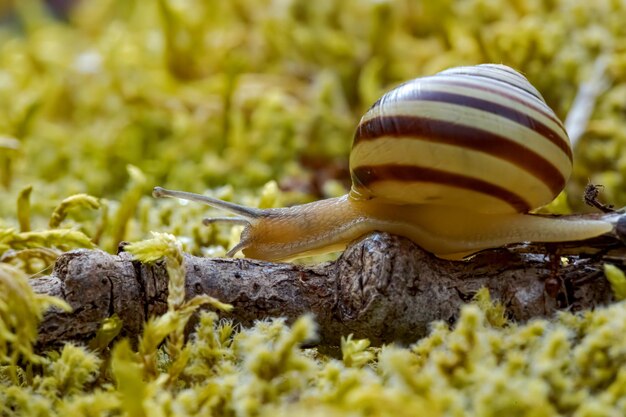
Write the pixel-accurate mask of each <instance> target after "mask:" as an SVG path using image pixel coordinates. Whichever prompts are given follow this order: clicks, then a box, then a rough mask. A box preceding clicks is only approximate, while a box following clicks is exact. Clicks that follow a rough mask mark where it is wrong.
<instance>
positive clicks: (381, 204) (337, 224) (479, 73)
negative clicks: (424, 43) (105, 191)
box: [154, 64, 613, 261]
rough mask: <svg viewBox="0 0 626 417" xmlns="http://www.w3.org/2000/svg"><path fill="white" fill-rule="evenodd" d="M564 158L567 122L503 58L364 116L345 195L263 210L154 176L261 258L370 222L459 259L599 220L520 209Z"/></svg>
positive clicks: (544, 191) (555, 179)
mask: <svg viewBox="0 0 626 417" xmlns="http://www.w3.org/2000/svg"><path fill="white" fill-rule="evenodd" d="M571 169H572V150H571V147H570V143H569V139H568V136H567V133H566V131H565V128H564V127H563V124H562V123H561V121H560V120H559V119H558V118H557V116H556V115H555V114H554V112H553V111H552V110H551V109H550V108H549V107H548V106H547V104H546V103H545V101H544V100H543V98H542V96H541V94H540V93H539V92H538V91H537V90H536V89H535V88H534V87H533V86H532V85H531V84H530V83H529V82H528V81H527V80H526V78H525V77H524V76H522V75H521V74H519V73H518V72H516V71H515V70H513V69H511V68H509V67H506V66H503V65H493V64H486V65H479V66H473V67H458V68H452V69H449V70H446V71H443V72H440V73H438V74H436V75H434V76H430V77H424V78H418V79H415V80H412V81H409V82H407V83H404V84H402V85H400V86H398V87H396V88H395V89H393V90H391V91H389V92H388V93H386V94H385V95H383V96H382V97H381V98H380V99H379V100H378V101H377V102H376V103H374V105H372V107H371V108H370V109H369V110H368V111H367V112H366V114H365V115H364V116H363V117H362V119H361V121H360V123H359V125H358V126H357V129H356V133H355V136H354V142H353V147H352V151H351V154H350V174H351V177H352V188H351V190H350V192H349V194H347V195H345V196H342V197H338V198H331V199H326V200H321V201H317V202H313V203H309V204H303V205H298V206H293V207H287V208H277V209H267V210H260V209H254V208H249V207H244V206H240V205H236V204H233V203H229V202H224V201H221V200H218V199H214V198H211V197H207V196H201V195H197V194H192V193H186V192H182V191H171V190H164V189H162V188H160V187H156V188H155V190H154V195H155V196H157V197H162V196H165V197H178V198H183V199H188V200H194V201H201V202H204V203H207V204H209V205H212V206H214V207H217V208H220V209H224V210H227V211H230V212H232V213H234V214H237V215H238V216H239V217H225V218H218V219H208V220H207V221H206V222H213V221H218V220H219V221H229V222H232V223H239V224H243V225H245V227H244V230H243V232H242V234H241V239H240V242H239V244H237V245H236V246H235V247H234V248H233V249H231V250H230V251H229V252H228V255H230V256H232V255H234V254H235V253H236V252H238V251H239V250H242V251H243V253H244V255H245V256H247V257H252V258H257V259H264V260H270V261H278V260H289V259H293V258H297V257H301V256H308V255H314V254H319V253H325V252H331V251H337V250H341V249H343V248H345V247H346V246H347V244H349V243H350V242H351V241H353V240H355V239H357V238H359V237H361V236H363V235H366V234H368V233H370V232H372V231H385V232H389V233H393V234H398V235H401V236H405V237H407V238H409V239H411V240H413V241H414V242H415V243H417V244H418V245H420V246H421V247H423V248H424V249H426V250H428V251H430V252H432V253H434V254H435V255H437V256H439V257H444V258H449V259H460V258H462V257H464V256H467V255H469V254H471V253H474V252H477V251H479V250H482V249H487V248H493V247H498V246H502V245H505V244H510V243H517V242H525V241H535V242H559V241H575V240H583V239H587V238H591V237H595V236H598V235H601V234H603V233H607V232H609V231H610V230H612V227H613V226H612V225H611V224H610V223H608V222H605V221H599V220H584V219H580V218H579V219H576V220H571V219H567V218H559V217H549V216H540V215H533V214H528V212H529V211H531V210H532V209H535V208H538V207H540V206H542V205H545V204H547V203H549V202H550V201H552V200H553V199H554V198H555V197H556V195H558V193H559V192H560V191H561V190H562V189H563V187H564V185H565V183H566V181H567V179H568V177H569V175H570V173H571Z"/></svg>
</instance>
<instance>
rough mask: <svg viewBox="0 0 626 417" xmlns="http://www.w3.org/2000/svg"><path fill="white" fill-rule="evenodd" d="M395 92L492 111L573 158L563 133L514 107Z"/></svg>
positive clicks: (473, 99)
mask: <svg viewBox="0 0 626 417" xmlns="http://www.w3.org/2000/svg"><path fill="white" fill-rule="evenodd" d="M395 92H396V94H395V95H394V99H395V100H399V101H430V102H441V103H449V104H455V105H459V106H464V107H470V108H474V109H477V110H481V111H485V112H487V113H492V114H495V115H497V116H499V117H503V118H505V119H508V120H511V121H512V122H515V123H517V124H518V125H520V126H524V127H527V128H529V129H531V130H534V131H535V132H537V133H538V134H540V135H541V136H543V137H544V138H546V139H547V140H548V141H550V142H552V143H553V144H554V145H555V146H557V147H558V148H559V149H560V150H561V151H563V153H565V155H567V158H568V159H569V160H570V161H572V160H573V156H572V148H571V147H570V145H569V143H568V142H567V141H566V140H564V139H563V137H562V136H561V135H559V134H558V133H557V132H555V131H554V130H552V129H551V128H550V127H549V126H546V125H545V124H544V123H541V122H540V121H538V120H536V119H535V118H533V117H531V116H530V115H529V114H527V113H524V112H521V111H519V110H516V109H514V108H512V107H508V106H505V105H502V104H498V103H495V102H493V101H489V100H484V99H480V98H476V97H471V96H466V95H463V94H454V93H446V92H442V91H429V90H427V89H410V88H407V89H406V91H404V90H402V91H398V90H397V91H395ZM355 142H356V141H355Z"/></svg>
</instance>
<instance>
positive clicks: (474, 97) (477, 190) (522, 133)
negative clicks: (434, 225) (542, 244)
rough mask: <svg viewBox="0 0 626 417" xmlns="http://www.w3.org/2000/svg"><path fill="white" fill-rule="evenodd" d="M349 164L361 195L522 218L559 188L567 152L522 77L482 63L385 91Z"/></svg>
mask: <svg viewBox="0 0 626 417" xmlns="http://www.w3.org/2000/svg"><path fill="white" fill-rule="evenodd" d="M350 168H351V174H352V181H353V193H355V194H356V195H359V196H375V197H377V198H382V199H386V200H389V201H392V202H398V203H403V204H406V203H410V204H441V205H451V206H456V207H463V208H465V209H468V210H473V211H479V212H483V213H510V212H520V213H525V212H528V211H530V210H531V209H533V208H537V207H540V206H543V205H545V204H547V203H549V202H550V201H552V200H553V199H554V198H555V197H556V196H557V195H558V194H559V193H560V192H561V190H562V189H563V187H564V185H565V182H566V181H567V178H568V177H569V175H570V173H571V170H572V150H571V147H570V143H569V139H568V137H567V133H566V132H565V128H564V127H563V124H562V123H561V121H560V120H559V119H558V118H557V117H556V115H555V114H554V112H553V111H552V109H550V107H548V105H547V104H546V103H545V101H544V99H543V97H542V96H541V94H540V93H539V92H538V91H537V90H536V89H535V88H534V87H533V86H532V85H531V84H530V83H529V82H528V80H527V79H526V78H525V77H524V76H522V75H521V74H520V73H518V72H517V71H514V70H512V69H511V68H509V67H506V66H504V65H493V64H486V65H478V66H474V67H460V68H453V69H449V70H447V71H443V72H441V73H439V74H437V75H434V76H431V77H425V78H418V79H415V80H412V81H409V82H407V83H405V84H402V85H401V86H399V87H397V88H395V89H393V90H391V91H390V92H388V93H387V94H385V95H384V96H383V97H382V98H381V99H380V100H378V101H377V102H376V103H375V104H374V105H373V106H372V107H371V108H370V109H369V111H368V112H367V113H366V114H365V115H364V116H363V118H362V119H361V122H360V123H359V125H358V127H357V130H356V134H355V137H354V145H353V148H352V152H351V154H350Z"/></svg>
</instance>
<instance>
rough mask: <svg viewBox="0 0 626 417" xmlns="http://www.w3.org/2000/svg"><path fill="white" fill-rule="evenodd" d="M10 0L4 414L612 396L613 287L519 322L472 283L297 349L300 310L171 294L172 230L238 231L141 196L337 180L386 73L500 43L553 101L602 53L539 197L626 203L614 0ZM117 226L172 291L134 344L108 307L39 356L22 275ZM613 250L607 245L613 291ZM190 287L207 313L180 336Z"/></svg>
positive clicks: (562, 408) (534, 410) (198, 238)
mask: <svg viewBox="0 0 626 417" xmlns="http://www.w3.org/2000/svg"><path fill="white" fill-rule="evenodd" d="M13 3H14V6H13V8H11V6H6V5H2V4H0V19H1V20H0V21H2V22H6V23H7V24H4V25H2V26H0V188H1V190H2V193H3V194H2V195H3V198H2V199H0V255H1V257H2V258H1V259H2V262H0V415H12V414H21V415H32V416H34V415H42V416H44V415H45V416H48V415H181V416H184V415H199V414H201V415H210V414H212V415H227V416H248V415H250V416H253V415H254V416H264V415H268V416H269V415H271V416H273V417H274V416H281V415H285V416H287V415H304V414H306V415H313V416H315V415H320V416H322V415H323V416H333V415H381V416H384V415H393V416H403V415H422V416H468V415H480V416H489V415H494V416H495V415H507V416H508V415H511V416H518V415H519V416H522V415H524V416H556V415H573V416H581V417H582V416H596V415H598V416H599V415H623V414H624V413H625V412H626V400H625V398H626V395H625V390H626V372H624V371H623V370H624V369H626V363H625V359H624V358H625V357H626V354H625V352H626V345H625V344H624V337H623V335H624V330H625V329H624V323H626V320H625V318H626V311H625V308H626V307H625V305H624V304H623V302H622V303H617V304H615V305H613V306H611V307H608V308H605V309H599V310H597V311H594V312H587V313H584V314H581V315H569V314H563V315H561V316H559V317H558V318H556V319H554V320H552V321H533V322H530V323H528V324H526V325H517V324H515V323H510V322H508V321H507V320H506V319H505V317H504V314H503V309H502V306H500V305H498V304H495V303H493V302H492V301H491V300H490V298H489V294H488V293H487V292H486V291H481V292H479V293H478V294H477V297H476V299H475V300H474V302H473V303H474V304H473V305H472V306H469V307H466V308H465V309H464V310H463V313H462V315H461V318H460V320H459V322H458V323H457V325H456V326H455V327H454V328H452V329H451V328H449V327H448V326H447V325H446V324H444V323H433V325H432V330H431V333H430V335H429V336H428V337H426V338H424V339H422V340H420V341H415V344H414V345H412V346H408V347H400V346H386V347H384V348H382V349H373V348H371V347H369V342H368V341H366V340H354V339H353V338H351V337H350V336H349V335H344V338H343V339H342V340H343V342H342V346H341V350H342V355H341V359H333V358H330V357H326V356H324V355H321V354H320V353H319V352H317V351H315V350H313V349H302V348H301V347H300V346H301V345H302V344H303V343H305V342H306V341H307V340H310V339H311V338H313V337H314V335H315V324H314V322H313V320H312V319H311V318H310V317H303V318H302V319H300V320H299V321H297V322H296V323H294V324H292V325H291V326H287V325H286V324H285V322H284V321H282V320H279V319H276V320H272V321H264V322H259V323H257V324H256V325H255V326H254V327H252V328H245V329H241V328H238V327H235V326H234V324H233V323H231V322H229V321H226V320H223V319H220V316H219V313H218V312H219V311H221V310H224V309H228V308H229V306H226V305H224V304H221V303H220V302H219V301H218V300H214V299H212V298H210V297H196V298H194V299H192V300H188V301H185V300H184V287H183V281H182V280H183V277H184V275H183V274H184V257H183V256H182V252H183V251H188V252H191V253H193V254H197V255H211V256H218V255H222V254H224V253H225V248H227V247H232V246H233V244H234V242H235V241H237V240H238V233H239V231H240V229H237V228H232V229H230V228H226V227H224V226H223V225H221V226H220V225H211V226H210V227H205V226H202V225H201V219H202V218H203V217H208V216H211V215H212V214H213V213H212V212H211V211H210V209H207V208H206V207H202V206H200V205H197V204H187V203H181V202H178V201H174V200H165V201H161V200H159V201H156V200H154V199H152V198H151V197H150V195H149V191H150V189H151V188H152V187H153V186H155V185H161V186H166V187H170V188H179V189H185V190H189V191H196V192H206V193H208V194H211V195H214V196H217V197H219V198H222V199H225V200H230V201H237V202H240V203H243V204H246V205H250V206H256V207H277V206H283V205H286V204H292V203H297V202H298V203H299V202H305V201H310V200H313V199H317V198H321V197H327V196H336V195H340V194H342V193H344V192H345V191H346V190H347V188H348V187H349V178H348V175H347V170H346V167H347V165H346V164H347V155H348V152H349V149H350V138H351V136H352V134H353V130H354V127H355V125H356V123H357V121H358V119H359V117H360V115H361V114H362V113H363V112H364V110H365V109H367V107H368V106H369V105H371V103H372V102H374V101H375V100H376V99H377V98H378V97H379V96H380V94H381V93H382V92H383V91H385V90H386V89H388V88H389V87H391V86H393V85H396V84H398V83H400V82H402V81H404V80H407V79H410V78H414V77H417V76H421V75H426V74H432V73H434V72H436V71H439V70H441V69H444V68H446V67H450V66H456V65H462V64H475V63H481V62H498V63H505V64H508V65H511V66H513V67H515V68H517V69H519V70H520V71H522V72H523V73H524V74H525V75H527V77H528V78H529V79H530V80H531V82H532V83H533V84H535V85H536V86H537V88H538V89H539V90H540V91H541V92H542V94H543V95H544V96H545V98H546V100H547V101H548V102H549V104H550V105H551V106H552V107H553V108H554V109H555V111H556V112H557V114H558V115H559V116H561V117H564V116H565V115H566V114H567V111H568V110H569V108H570V106H571V103H572V100H573V97H574V95H575V94H576V92H577V89H578V87H579V85H580V84H581V82H583V81H584V80H586V79H587V78H588V77H589V76H590V74H591V71H592V67H593V63H594V61H595V59H596V58H597V57H598V56H599V55H600V54H606V56H607V57H608V67H607V82H608V87H607V89H606V91H605V92H604V93H603V94H601V96H600V97H599V100H598V104H597V106H596V108H595V111H594V114H593V116H592V120H591V122H590V124H589V127H588V129H587V131H586V133H585V135H584V136H583V138H582V140H581V142H580V143H579V144H578V147H577V149H576V150H575V158H576V164H575V170H574V175H573V178H572V181H570V183H569V185H568V189H567V193H566V194H562V195H561V196H560V198H559V199H558V200H557V201H556V202H555V203H553V204H552V205H551V206H550V207H549V208H548V210H552V211H558V212H568V211H570V210H579V209H580V205H581V204H580V201H579V198H578V196H580V195H581V194H582V189H583V187H584V186H585V185H586V184H587V182H588V181H589V180H590V181H591V182H593V183H600V184H603V185H604V189H603V196H604V197H605V199H606V200H607V202H608V203H611V204H614V205H616V206H623V205H626V193H625V192H624V186H623V184H624V176H625V175H626V159H625V158H623V157H620V156H619V155H624V154H625V152H624V147H625V146H626V134H625V133H624V132H626V122H625V121H624V117H623V115H624V111H625V109H626V104H625V103H626V100H624V92H625V91H626V75H625V74H626V53H625V51H624V48H623V46H622V44H623V42H624V38H625V37H626V26H625V25H624V24H623V23H624V21H626V7H625V6H624V4H623V2H619V1H611V0H597V1H594V2H589V1H584V0H555V1H535V0H515V1H500V0H493V1H484V0H467V1H449V0H446V1H436V2H435V1H423V2H415V1H409V0H389V1H372V2H365V1H360V0H346V1H341V2H337V1H333V0H318V1H315V2H312V1H308V0H306V1H305V0H288V1H272V0H254V1H253V0H230V1H219V0H211V1H204V2H202V1H187V2H175V1H170V0H149V1H142V2H139V1H125V0H106V1H98V2H90V1H83V2H76V4H75V6H74V7H73V8H72V9H71V10H70V11H69V14H68V16H67V19H66V20H62V19H58V18H55V17H53V16H52V15H51V14H50V13H49V12H48V11H47V10H46V9H45V6H43V2H41V1H38V0H20V1H18V2H13ZM570 207H571V208H570ZM154 231H158V232H160V233H157V234H154V235H151V234H150V233H151V232H154ZM174 236H176V238H174ZM123 240H126V241H131V242H134V243H133V244H131V245H130V246H127V250H128V251H130V252H131V253H133V254H134V255H135V256H136V257H137V258H138V259H141V260H142V261H144V262H155V261H157V260H160V261H163V262H165V264H166V266H167V269H168V273H169V274H170V286H169V299H168V311H167V313H166V314H165V315H163V316H161V317H159V318H153V319H151V320H150V321H149V322H148V323H146V324H145V327H144V331H143V333H142V334H141V335H140V336H139V339H138V340H139V343H138V346H137V348H136V349H133V348H131V344H130V343H129V342H127V341H123V340H122V341H118V340H115V337H116V336H117V334H118V332H119V329H120V326H121V323H120V322H119V321H118V320H116V319H115V318H110V319H109V320H107V321H105V322H104V323H103V324H102V328H101V331H100V332H99V333H98V335H97V336H96V337H95V338H94V339H93V340H92V341H91V343H90V344H89V348H84V347H79V346H73V345H68V346H66V347H64V348H63V349H62V350H60V351H58V352H48V353H47V354H45V355H35V354H34V353H33V350H32V345H33V343H34V341H35V339H36V329H37V322H38V320H40V319H41V317H42V311H43V310H44V308H46V306H50V305H54V306H56V308H64V307H66V306H64V305H63V304H62V303H59V302H58V300H55V299H52V298H49V297H44V296H40V295H36V294H33V293H32V291H31V290H30V287H29V286H28V283H27V277H29V276H36V275H38V274H42V273H47V272H48V271H49V270H50V267H51V265H52V264H53V262H54V260H55V259H56V257H57V256H58V255H59V254H60V253H61V252H62V251H65V250H70V249H73V248H80V247H87V248H91V247H98V248H101V249H104V250H108V251H111V252H112V251H115V250H116V248H117V246H118V244H119V243H120V242H121V241H123ZM618 272H619V271H615V270H614V269H613V268H611V267H610V266H607V270H606V275H607V278H608V279H609V280H610V281H611V283H612V285H613V288H614V293H615V296H616V298H618V299H621V298H623V292H624V291H623V288H622V287H623V281H624V279H623V274H620V273H618ZM200 306H204V307H209V308H211V309H212V310H215V311H216V312H209V311H207V310H203V311H202V312H201V313H200V315H199V324H198V328H197V331H196V333H194V334H193V335H192V337H191V338H190V339H189V340H185V338H184V337H183V334H184V333H183V330H184V327H185V325H186V324H187V322H188V320H189V318H190V317H191V315H192V314H193V313H194V312H197V311H198V309H199V308H200Z"/></svg>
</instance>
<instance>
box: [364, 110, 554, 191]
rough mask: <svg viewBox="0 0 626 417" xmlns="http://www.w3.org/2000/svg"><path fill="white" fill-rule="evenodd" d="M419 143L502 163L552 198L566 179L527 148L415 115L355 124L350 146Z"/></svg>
mask: <svg viewBox="0 0 626 417" xmlns="http://www.w3.org/2000/svg"><path fill="white" fill-rule="evenodd" d="M385 136H386V137H393V138H401V139H407V140H423V141H429V142H439V143H445V144H448V145H453V146H459V147H462V148H466V149H472V150H474V151H477V152H482V153H485V154H488V155H491V156H494V157H497V158H500V159H503V160H506V161H508V162H510V163H512V164H514V165H516V166H518V167H520V168H522V169H523V170H525V171H526V172H528V173H529V174H531V175H533V176H534V177H536V178H538V179H539V180H540V181H542V182H543V183H544V184H545V185H546V187H548V188H549V189H550V190H551V191H552V192H553V193H554V195H557V194H558V193H559V192H560V191H561V190H562V189H563V187H564V186H565V180H566V178H565V177H564V176H563V174H561V171H559V170H558V168H557V167H555V166H554V165H553V164H552V163H550V162H549V161H548V160H547V159H545V158H544V157H543V156H541V155H539V154H538V153H536V152H534V151H532V150H531V149H529V148H527V147H525V146H523V145H521V144H519V143H517V142H514V141H512V140H510V139H508V138H506V137H504V136H500V135H496V134H494V133H490V132H487V131H485V130H481V129H477V128H474V127H470V126H464V125H459V124H456V123H451V122H445V121H441V120H435V119H428V118H424V117H419V116H389V117H376V118H373V119H370V120H367V121H364V122H362V123H360V124H359V126H358V127H357V131H356V134H355V137H354V145H353V147H354V146H356V145H357V144H358V143H359V142H361V141H364V140H375V139H377V138H379V137H385Z"/></svg>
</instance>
